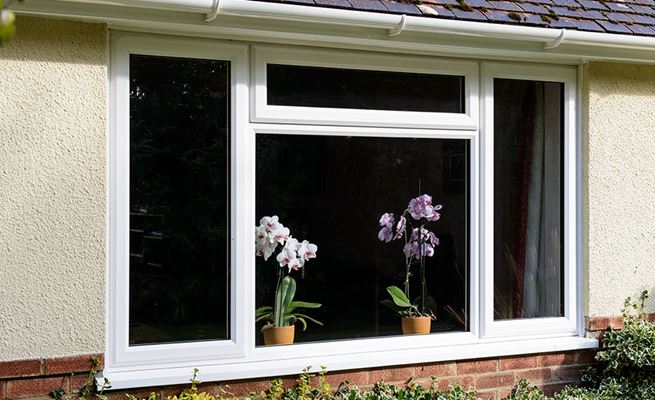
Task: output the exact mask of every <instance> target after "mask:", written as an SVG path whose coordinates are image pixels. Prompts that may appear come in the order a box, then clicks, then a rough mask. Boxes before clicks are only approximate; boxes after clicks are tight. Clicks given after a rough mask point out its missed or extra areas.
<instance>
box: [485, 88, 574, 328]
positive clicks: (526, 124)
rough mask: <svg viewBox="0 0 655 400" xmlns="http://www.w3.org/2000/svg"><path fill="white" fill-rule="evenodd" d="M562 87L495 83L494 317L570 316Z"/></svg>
mask: <svg viewBox="0 0 655 400" xmlns="http://www.w3.org/2000/svg"><path fill="white" fill-rule="evenodd" d="M563 93H564V84H562V83H552V82H538V81H525V80H512V79H495V80H494V235H495V239H494V254H495V256H494V267H495V271H494V295H495V296H494V298H495V301H494V308H495V318H496V319H501V320H502V319H514V318H535V317H559V316H563V315H564V301H563V283H562V282H563V276H564V274H563V266H564V263H563V260H562V255H563V247H562V246H563V240H564V237H563V233H562V218H563V212H562V203H563V188H562V182H563V179H562V172H563V167H562V146H563V142H562V136H563V119H564V118H563V115H564V114H563Z"/></svg>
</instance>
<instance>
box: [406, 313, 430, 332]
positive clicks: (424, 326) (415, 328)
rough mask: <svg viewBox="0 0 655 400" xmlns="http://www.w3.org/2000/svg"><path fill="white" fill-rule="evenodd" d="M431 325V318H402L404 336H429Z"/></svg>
mask: <svg viewBox="0 0 655 400" xmlns="http://www.w3.org/2000/svg"><path fill="white" fill-rule="evenodd" d="M431 324H432V319H431V318H430V317H402V325H403V335H427V334H429V333H430V325H431Z"/></svg>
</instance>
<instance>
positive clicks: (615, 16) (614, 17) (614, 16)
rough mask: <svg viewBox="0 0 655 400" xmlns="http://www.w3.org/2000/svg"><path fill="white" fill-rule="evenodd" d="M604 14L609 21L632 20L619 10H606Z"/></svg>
mask: <svg viewBox="0 0 655 400" xmlns="http://www.w3.org/2000/svg"><path fill="white" fill-rule="evenodd" d="M605 16H606V17H607V18H608V19H609V20H610V21H615V22H634V21H633V19H632V18H630V17H629V16H628V14H624V13H620V12H608V13H605Z"/></svg>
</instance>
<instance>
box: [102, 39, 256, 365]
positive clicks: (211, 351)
mask: <svg viewBox="0 0 655 400" xmlns="http://www.w3.org/2000/svg"><path fill="white" fill-rule="evenodd" d="M247 49H248V47H247V46H245V45H235V44H222V43H218V42H213V41H208V40H197V41H194V42H193V44H192V45H190V43H189V41H187V40H182V39H163V38H157V37H150V36H131V35H116V36H115V37H114V40H113V43H112V49H111V52H112V54H111V56H112V65H111V71H110V77H111V81H110V84H111V88H112V93H113V97H112V107H111V118H110V119H111V124H112V126H111V132H112V134H111V135H110V138H109V149H110V156H109V162H110V165H109V169H110V174H109V199H110V201H109V212H108V215H109V221H108V224H109V226H108V232H109V235H108V241H109V243H108V248H109V254H108V264H109V268H108V286H109V290H108V304H109V311H108V321H107V325H108V335H107V348H108V349H109V351H108V352H107V360H106V364H107V366H108V367H109V368H111V367H112V366H116V365H120V366H122V367H125V366H133V365H138V366H141V367H143V366H153V367H156V366H158V365H160V364H161V363H162V362H168V363H171V362H185V361H187V360H189V359H193V360H196V361H203V360H215V359H217V358H230V357H239V356H243V355H244V354H245V349H246V340H245V338H246V337H247V335H245V334H244V332H242V330H243V329H244V326H245V325H246V324H245V321H246V320H247V318H249V315H248V312H247V311H248V307H247V305H246V304H244V303H243V302H241V301H237V293H240V292H242V291H243V290H244V288H245V287H246V285H247V283H246V282H247V280H248V277H249V275H250V272H249V271H248V270H244V269H240V268H237V267H236V266H237V264H238V263H241V262H242V261H241V257H243V254H247V253H245V252H244V251H243V249H242V248H240V247H239V246H240V245H241V244H243V243H246V242H247V241H246V240H245V238H246V236H245V235H248V234H249V233H250V232H249V231H248V229H247V228H246V227H247V226H248V225H249V222H250V221H251V219H250V218H249V217H250V216H249V215H248V214H247V213H246V212H245V211H246V209H243V208H242V209H239V208H236V207H233V209H232V210H231V211H230V219H231V224H230V226H231V232H230V243H231V249H230V253H231V258H232V259H231V260H230V269H231V272H230V316H229V318H230V339H228V340H216V341H199V342H187V343H175V344H157V345H139V346H129V275H130V274H129V229H130V221H129V211H130V203H129V196H130V172H129V168H130V134H129V132H130V118H129V115H130V98H129V84H130V82H129V76H130V70H129V67H130V62H129V59H130V55H131V54H139V55H152V56H164V57H165V56H169V57H186V58H198V59H214V60H221V61H229V62H230V65H231V66H232V68H231V72H230V79H231V91H230V96H231V97H230V104H231V110H230V122H231V123H230V127H231V132H230V143H231V153H232V157H231V182H232V184H231V190H230V196H231V199H230V203H231V204H238V203H239V202H242V201H244V199H245V196H244V188H243V187H242V186H241V185H236V184H235V182H239V181H243V180H244V178H243V175H244V174H246V173H248V171H247V170H246V168H244V167H245V166H244V163H243V162H242V161H240V159H239V158H238V157H235V155H236V154H237V153H243V152H244V151H245V149H246V148H247V144H246V143H245V140H244V139H247V136H246V135H243V134H242V132H241V131H243V130H244V129H247V123H248V114H247V105H248V90H247V85H248V74H247V65H248V52H247ZM248 237H252V235H251V236H248ZM243 258H244V259H245V258H247V257H243Z"/></svg>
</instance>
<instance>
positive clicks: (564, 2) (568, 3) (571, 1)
mask: <svg viewBox="0 0 655 400" xmlns="http://www.w3.org/2000/svg"><path fill="white" fill-rule="evenodd" d="M551 1H552V2H553V4H555V5H556V6H560V7H580V4H578V3H577V2H576V1H575V0H551Z"/></svg>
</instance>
